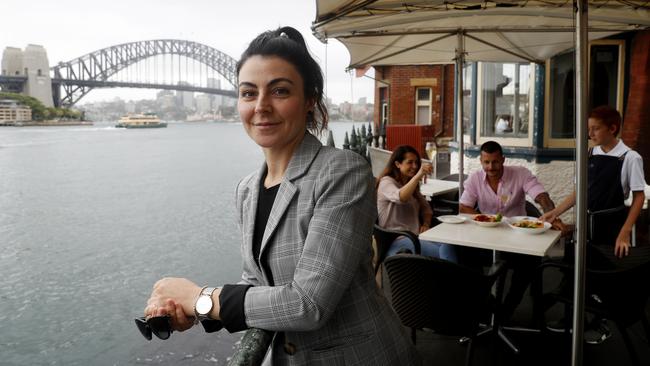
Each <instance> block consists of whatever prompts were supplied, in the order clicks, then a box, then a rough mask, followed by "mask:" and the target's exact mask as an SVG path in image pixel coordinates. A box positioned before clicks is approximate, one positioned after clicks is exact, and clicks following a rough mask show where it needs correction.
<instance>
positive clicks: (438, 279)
mask: <svg viewBox="0 0 650 366" xmlns="http://www.w3.org/2000/svg"><path fill="white" fill-rule="evenodd" d="M384 266H385V269H386V273H387V275H388V280H389V283H390V289H391V299H392V305H393V308H394V309H395V312H396V313H397V315H398V316H399V318H400V320H401V321H402V324H403V325H404V326H407V327H410V328H411V339H412V340H413V343H414V344H415V343H416V330H417V329H422V328H428V329H431V330H433V331H435V332H436V333H438V334H441V335H446V336H456V337H467V338H468V339H469V342H468V347H467V353H466V359H465V364H466V365H469V364H470V363H471V360H472V340H473V339H474V338H475V337H476V336H477V335H478V333H479V331H480V326H479V323H480V322H481V321H482V320H485V319H487V317H488V315H489V314H491V313H492V312H493V310H494V308H495V305H496V300H495V299H494V297H493V296H492V293H491V289H492V286H493V285H494V282H495V281H496V280H497V278H498V277H499V276H500V275H501V274H502V273H503V269H505V267H504V264H503V262H496V263H494V264H493V266H492V267H491V268H490V269H489V271H488V273H487V274H484V273H482V272H479V271H475V270H473V269H470V268H467V267H464V266H462V265H459V264H456V263H452V262H448V261H445V260H442V259H438V258H432V257H424V256H419V255H412V254H400V255H395V256H391V257H389V258H386V261H385V262H384ZM494 332H496V328H495V331H494Z"/></svg>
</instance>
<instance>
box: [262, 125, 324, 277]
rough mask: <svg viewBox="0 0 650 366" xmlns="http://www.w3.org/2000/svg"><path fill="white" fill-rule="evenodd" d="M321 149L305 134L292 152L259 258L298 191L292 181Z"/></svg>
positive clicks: (302, 173) (317, 143) (317, 142)
mask: <svg viewBox="0 0 650 366" xmlns="http://www.w3.org/2000/svg"><path fill="white" fill-rule="evenodd" d="M321 147H322V145H321V143H320V141H318V139H317V138H316V137H314V136H313V135H312V134H310V133H305V137H304V138H303V140H302V142H301V143H300V146H299V147H298V149H297V150H296V152H294V154H293V157H292V158H291V161H289V166H287V171H286V172H285V173H284V177H283V178H282V182H281V183H280V188H279V189H278V194H277V196H276V197H275V201H274V202H273V208H272V209H271V213H270V215H269V220H268V221H267V223H266V228H265V230H264V236H263V238H262V247H261V248H260V256H262V255H263V253H264V250H265V249H266V247H267V244H268V242H269V239H270V238H271V236H272V235H273V233H274V232H275V230H276V229H277V227H278V224H279V223H280V220H281V219H282V217H283V216H284V213H285V212H286V210H287V208H288V207H289V205H290V204H291V201H292V200H293V198H294V196H295V194H296V192H297V191H298V187H297V186H296V185H295V184H294V183H293V181H295V180H296V179H297V178H299V177H301V176H302V175H304V174H305V173H306V172H307V169H308V168H309V166H310V165H311V163H312V162H313V161H314V158H315V157H316V155H317V154H318V151H319V150H320V148H321ZM258 193H259V192H258ZM256 207H257V206H256ZM262 272H264V271H262Z"/></svg>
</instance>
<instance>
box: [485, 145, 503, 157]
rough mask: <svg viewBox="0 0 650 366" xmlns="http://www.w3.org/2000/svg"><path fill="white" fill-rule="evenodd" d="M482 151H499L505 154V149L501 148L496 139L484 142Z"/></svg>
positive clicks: (489, 152) (490, 152)
mask: <svg viewBox="0 0 650 366" xmlns="http://www.w3.org/2000/svg"><path fill="white" fill-rule="evenodd" d="M481 151H483V152H486V153H488V154H492V153H495V152H498V153H499V154H501V156H503V149H502V148H501V145H499V143H498V142H496V141H487V142H484V143H483V145H481Z"/></svg>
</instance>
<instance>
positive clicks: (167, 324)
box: [135, 315, 172, 341]
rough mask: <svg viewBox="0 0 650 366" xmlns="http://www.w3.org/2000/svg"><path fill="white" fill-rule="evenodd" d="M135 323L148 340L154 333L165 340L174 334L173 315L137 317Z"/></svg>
mask: <svg viewBox="0 0 650 366" xmlns="http://www.w3.org/2000/svg"><path fill="white" fill-rule="evenodd" d="M135 325H136V326H137V327H138V329H139V330H140V333H142V336H143V337H145V338H146V339H147V340H148V341H150V340H151V335H152V334H154V335H155V336H156V337H158V338H160V339H163V340H164V339H167V338H169V336H171V334H172V317H171V316H169V315H164V316H152V317H150V318H148V319H147V318H145V317H140V318H135Z"/></svg>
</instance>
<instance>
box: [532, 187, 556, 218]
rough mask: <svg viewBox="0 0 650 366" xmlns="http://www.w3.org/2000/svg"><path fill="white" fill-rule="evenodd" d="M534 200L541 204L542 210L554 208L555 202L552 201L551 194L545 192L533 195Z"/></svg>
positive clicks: (547, 210)
mask: <svg viewBox="0 0 650 366" xmlns="http://www.w3.org/2000/svg"><path fill="white" fill-rule="evenodd" d="M535 202H537V203H538V204H539V205H540V206H542V210H544V212H545V213H546V212H549V211H551V210H552V209H554V208H555V203H553V200H552V199H551V196H549V195H548V193H547V192H542V193H540V194H538V195H537V197H535Z"/></svg>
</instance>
